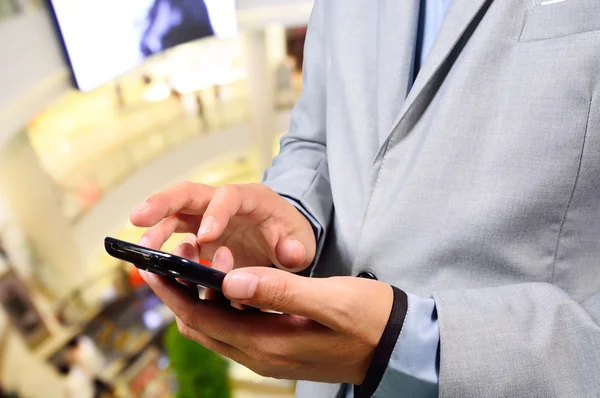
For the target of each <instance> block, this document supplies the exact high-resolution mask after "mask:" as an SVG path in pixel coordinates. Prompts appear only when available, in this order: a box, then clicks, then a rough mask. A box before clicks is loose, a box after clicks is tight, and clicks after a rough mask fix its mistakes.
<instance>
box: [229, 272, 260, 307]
mask: <svg viewBox="0 0 600 398" xmlns="http://www.w3.org/2000/svg"><path fill="white" fill-rule="evenodd" d="M258 280H259V277H258V275H255V274H251V273H249V272H237V273H235V274H233V275H231V276H230V277H229V279H228V281H227V285H226V286H225V293H226V294H227V296H228V297H229V298H230V299H235V300H249V299H251V298H252V297H253V296H254V292H256V287H257V286H258Z"/></svg>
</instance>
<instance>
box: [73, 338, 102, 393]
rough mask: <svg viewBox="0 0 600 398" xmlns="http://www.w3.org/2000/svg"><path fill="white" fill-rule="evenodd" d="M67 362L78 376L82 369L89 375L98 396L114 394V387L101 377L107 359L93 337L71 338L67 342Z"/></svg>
mask: <svg viewBox="0 0 600 398" xmlns="http://www.w3.org/2000/svg"><path fill="white" fill-rule="evenodd" d="M67 362H68V365H69V368H70V369H71V370H74V371H75V373H76V376H77V377H79V372H80V371H82V372H84V373H85V374H87V375H88V376H89V378H90V380H91V382H92V385H93V387H94V391H95V394H96V396H99V395H102V396H104V395H105V394H112V392H113V387H112V386H111V385H110V384H109V383H107V382H105V381H104V380H102V377H101V372H102V370H104V367H105V365H106V360H105V359H104V356H103V355H102V353H101V352H100V350H98V348H97V347H96V344H95V343H94V342H93V340H92V339H91V338H89V337H88V336H83V335H80V336H76V337H75V338H73V339H71V340H70V341H69V342H68V343H67Z"/></svg>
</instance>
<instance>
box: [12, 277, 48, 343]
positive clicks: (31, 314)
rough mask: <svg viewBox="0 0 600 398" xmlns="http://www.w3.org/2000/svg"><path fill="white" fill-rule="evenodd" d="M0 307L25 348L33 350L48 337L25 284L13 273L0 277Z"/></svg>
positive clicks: (44, 323)
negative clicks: (24, 344) (25, 345)
mask: <svg viewBox="0 0 600 398" xmlns="http://www.w3.org/2000/svg"><path fill="white" fill-rule="evenodd" d="M0 305H1V306H2V308H3V309H4V311H5V312H6V314H7V315H8V318H9V320H10V322H11V323H12V325H13V327H14V328H15V329H16V330H17V332H19V334H20V335H21V337H22V338H23V340H24V341H25V343H26V344H27V346H29V347H30V348H35V347H37V346H39V345H40V344H41V343H43V342H44V341H45V340H46V339H48V338H49V337H50V331H49V330H48V327H47V325H46V322H45V321H44V319H43V318H42V316H41V314H40V312H39V311H38V309H37V308H36V306H35V304H34V302H33V300H32V299H31V296H30V294H29V290H28V288H27V286H26V285H25V283H23V281H22V280H21V279H19V277H18V276H17V275H16V274H15V273H14V272H13V271H8V272H5V273H4V274H3V275H0Z"/></svg>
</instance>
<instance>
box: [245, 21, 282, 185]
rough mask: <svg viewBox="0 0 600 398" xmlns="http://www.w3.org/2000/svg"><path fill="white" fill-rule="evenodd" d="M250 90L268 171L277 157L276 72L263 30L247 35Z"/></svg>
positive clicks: (260, 151) (262, 162) (261, 161)
mask: <svg viewBox="0 0 600 398" xmlns="http://www.w3.org/2000/svg"><path fill="white" fill-rule="evenodd" d="M244 48H245V59H246V66H247V71H248V91H249V94H250V106H251V108H250V110H251V116H252V130H253V134H254V142H255V148H256V150H257V152H258V154H259V171H260V172H261V173H262V172H264V171H265V170H266V169H267V168H268V167H269V166H270V165H271V162H272V160H273V140H274V139H275V136H276V134H277V132H276V131H275V125H274V124H275V123H274V120H275V106H274V105H275V101H274V95H273V91H274V85H273V73H272V70H271V68H270V66H269V55H268V50H267V40H266V34H265V31H263V30H260V31H259V30H253V31H248V32H246V33H245V34H244Z"/></svg>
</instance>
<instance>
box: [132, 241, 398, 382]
mask: <svg viewBox="0 0 600 398" xmlns="http://www.w3.org/2000/svg"><path fill="white" fill-rule="evenodd" d="M220 250H222V251H224V253H223V252H222V253H221V255H220V256H219V257H220V259H221V261H225V262H231V263H232V262H233V257H232V256H231V255H230V253H229V250H228V249H226V248H221V249H220ZM232 267H233V264H218V268H220V269H227V268H229V269H231V268H232ZM143 276H144V278H145V279H146V281H147V282H148V284H149V285H150V287H151V288H152V289H153V290H154V291H155V292H156V294H157V295H158V296H159V297H160V299H161V300H162V301H163V302H164V303H165V304H166V305H167V306H169V307H170V308H171V310H172V311H173V312H174V313H175V316H176V318H177V325H178V327H179V331H180V332H181V334H182V335H183V336H185V337H187V338H189V339H191V340H194V341H196V342H198V343H200V344H201V345H203V346H205V347H206V348H208V349H210V350H212V351H214V352H217V353H219V354H221V355H224V356H226V357H229V358H231V359H233V360H234V361H236V362H238V363H240V364H242V365H244V366H246V367H248V368H249V369H251V370H253V371H255V372H256V373H258V374H260V375H263V376H267V377H274V378H279V379H292V380H310V381H318V382H328V383H350V384H355V385H360V384H362V382H363V380H364V378H365V375H366V372H367V370H368V368H369V365H370V362H371V359H372V356H373V353H374V351H375V349H376V348H377V345H378V344H379V340H380V339H381V336H382V334H383V331H384V329H385V327H386V324H387V322H388V319H389V316H390V312H391V309H392V302H393V290H392V288H391V286H389V285H386V284H384V283H381V282H378V281H374V280H368V279H362V278H356V277H335V278H326V279H316V278H315V279H311V278H305V277H301V276H297V275H294V274H291V273H288V272H286V271H281V270H277V269H272V268H264V267H257V268H243V269H238V270H234V271H231V272H230V273H229V274H228V275H227V277H226V278H225V281H224V283H223V292H224V294H225V296H226V297H227V298H229V299H230V300H231V301H232V302H233V303H237V304H242V305H245V306H251V307H256V308H260V309H263V310H270V311H276V312H279V313H283V314H277V313H272V312H260V311H254V312H252V311H239V310H237V309H236V308H233V307H228V306H223V305H222V304H221V305H219V304H217V303H216V302H214V301H209V300H199V299H198V298H197V297H196V296H195V295H193V294H190V293H189V289H187V288H185V287H184V286H183V285H181V284H179V283H177V282H175V281H172V280H169V279H165V278H161V277H158V276H157V275H154V274H149V273H144V275H143Z"/></svg>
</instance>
